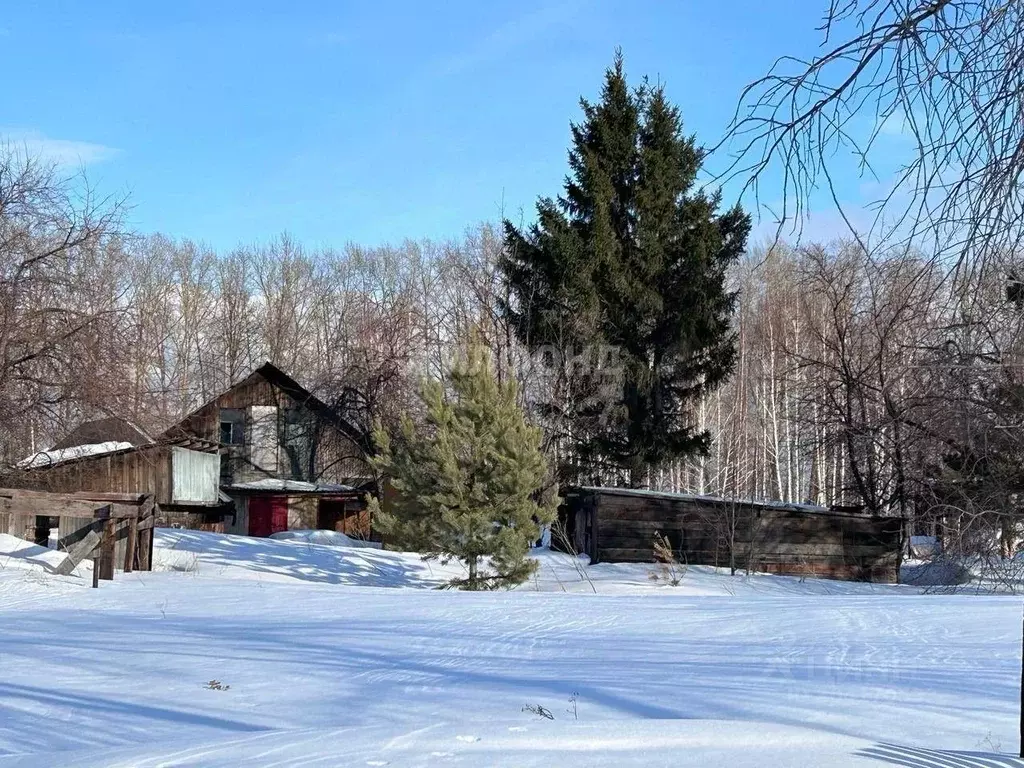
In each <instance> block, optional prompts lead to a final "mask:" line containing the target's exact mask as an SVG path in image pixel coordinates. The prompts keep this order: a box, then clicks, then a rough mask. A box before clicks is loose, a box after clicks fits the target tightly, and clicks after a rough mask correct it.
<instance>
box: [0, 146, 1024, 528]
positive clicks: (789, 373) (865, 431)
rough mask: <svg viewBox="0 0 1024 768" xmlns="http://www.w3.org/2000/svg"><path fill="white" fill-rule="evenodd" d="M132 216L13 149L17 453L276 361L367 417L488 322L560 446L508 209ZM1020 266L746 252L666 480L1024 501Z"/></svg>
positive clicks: (174, 409) (9, 385)
mask: <svg viewBox="0 0 1024 768" xmlns="http://www.w3.org/2000/svg"><path fill="white" fill-rule="evenodd" d="M120 214H121V211H120V210H119V207H118V206H117V205H116V203H114V202H111V201H109V200H96V199H94V198H92V197H90V196H89V195H88V194H87V192H86V190H85V188H84V187H83V185H82V180H81V179H78V178H70V179H69V178H66V177H65V176H63V175H62V174H61V172H60V170H59V169H56V168H53V167H48V166H45V165H41V164H39V163H38V162H36V161H34V160H31V159H27V158H24V157H22V156H19V155H18V154H17V153H16V152H8V153H7V154H6V155H5V156H4V157H3V159H2V162H0V259H2V263H0V268H2V274H0V355H2V357H0V430H2V433H0V434H2V450H3V458H4V459H5V460H6V462H8V463H10V462H13V461H16V460H18V459H20V458H22V457H23V456H25V455H26V454H28V453H30V452H32V451H34V450H39V449H45V448H47V447H48V446H49V445H50V444H52V442H53V441H55V440H56V439H57V438H59V437H60V436H61V435H62V434H63V433H65V432H66V431H68V430H69V429H71V428H73V427H74V426H76V425H77V424H78V423H79V422H80V421H82V420H83V419H88V418H93V417H97V416H100V415H107V414H112V415H118V416H123V417H125V418H127V419H130V420H132V421H134V422H136V423H138V424H139V425H140V426H141V427H143V428H144V429H147V430H150V431H152V432H156V431H158V430H160V429H161V428H162V427H165V426H167V425H169V424H170V423H172V422H174V421H175V420H176V419H177V418H179V417H180V416H181V415H183V414H184V413H187V412H188V411H190V410H191V409H193V408H195V407H197V406H198V405H199V404H201V403H202V402H204V401H205V400H207V399H209V398H211V397H212V396H213V395H215V394H216V393H218V392H220V391H221V390H223V389H224V388H226V387H227V386H228V385H230V384H231V383H233V382H235V381H238V380H239V379H240V378H242V377H244V376H245V375H246V374H247V373H248V372H249V371H250V370H252V369H253V368H254V367H256V366H258V365H259V364H261V363H262V362H263V361H265V360H272V361H273V362H275V363H276V364H277V365H279V366H281V367H282V368H283V369H285V370H286V371H288V372H290V373H291V374H292V375H293V376H295V377H296V378H297V379H299V380H300V381H302V382H303V383H304V384H306V385H308V386H309V387H310V388H311V389H312V390H313V391H315V392H316V393H317V394H318V395H319V396H321V397H322V398H323V399H324V400H326V401H327V402H329V403H331V404H333V405H335V406H336V407H339V408H341V409H343V410H345V411H346V413H347V414H348V415H349V416H350V418H351V419H352V420H353V421H355V422H356V423H358V424H360V425H361V426H363V427H364V428H365V429H367V430H368V431H369V430H370V429H371V428H372V424H373V422H374V421H375V420H378V419H379V420H381V421H382V422H383V423H384V424H389V423H395V422H396V421H397V419H398V417H399V415H400V414H401V413H403V412H406V411H408V410H409V409H414V408H415V407H416V405H415V403H416V402H417V398H416V396H415V392H416V390H417V387H418V384H419V382H420V381H421V379H422V378H423V377H434V378H440V379H442V380H443V378H444V376H445V374H446V372H447V371H448V370H449V367H450V364H451V362H452V360H453V359H454V357H455V355H456V353H457V352H458V351H459V350H460V349H462V348H463V347H464V345H465V343H466V341H467V339H469V338H470V337H472V338H473V339H474V340H477V341H482V342H483V343H484V344H485V345H486V346H488V347H489V348H490V349H491V351H492V355H493V359H494V361H495V365H496V367H497V370H498V374H499V376H516V377H517V378H518V379H519V380H520V382H521V384H522V387H521V392H522V395H521V396H522V397H523V398H524V405H525V406H526V409H527V413H528V414H531V413H532V414H533V416H534V418H535V419H537V420H538V421H539V423H540V425H541V426H543V427H545V428H546V432H545V434H546V435H547V437H546V441H545V442H546V444H545V449H546V450H547V451H548V452H549V454H550V455H552V456H553V457H556V458H557V456H558V453H559V451H560V450H564V447H563V446H562V444H561V442H560V437H559V434H560V433H559V430H558V429H557V428H556V425H553V424H547V423H545V419H546V418H548V417H547V416H545V415H543V414H542V413H541V411H540V410H538V409H537V408H535V407H534V405H536V404H537V403H541V402H546V401H550V398H551V391H550V390H551V388H552V387H556V386H558V384H557V381H556V379H557V378H558V376H556V375H553V374H552V368H551V365H550V360H548V361H545V360H542V359H541V357H542V356H540V355H537V354H533V355H531V354H528V353H527V352H525V351H524V350H523V349H522V348H521V347H520V346H519V344H518V342H517V341H516V336H515V334H514V333H513V330H512V329H511V328H510V327H508V321H507V320H506V317H505V315H504V314H503V313H502V312H501V311H500V307H501V305H502V301H507V299H508V295H507V291H508V289H507V287H506V286H505V283H504V281H503V280H502V276H501V272H500V270H499V267H498V265H499V261H500V259H501V256H502V249H503V240H502V238H501V236H500V235H499V234H498V230H497V227H496V226H492V225H488V224H482V225H480V226H478V227H475V228H473V229H471V230H470V231H468V232H467V233H466V234H465V236H464V237H462V238H460V239H458V240H453V241H450V242H426V241H424V242H419V241H417V242H414V241H407V242H404V243H400V244H394V245H387V246H375V247H364V246H360V245H354V244H353V245H347V246H345V247H343V248H340V249H337V250H333V249H314V248H308V247H304V246H303V244H301V243H300V242H297V241H296V240H294V239H292V238H290V237H289V236H287V235H282V236H280V237H278V238H276V239H274V240H272V241H270V242H265V243H259V244H255V245H252V246H242V247H239V248H236V249H234V250H231V251H229V252H215V251H214V250H212V249H210V248H207V247H204V246H203V245H201V244H198V243H195V242H192V241H189V240H184V239H173V238H169V237H165V236H162V235H140V234H136V233H132V232H127V231H125V229H124V226H123V217H122V216H121V215H120ZM1016 269H1017V267H1016V261H1015V259H1014V258H1013V257H1012V256H1010V255H1008V256H1007V257H1006V258H1005V260H1003V261H1001V262H1000V261H999V260H998V259H994V258H991V257H990V258H988V259H987V260H986V262H985V263H984V264H981V263H978V264H966V265H961V268H960V269H957V270H950V269H949V268H948V266H947V265H944V264H943V263H942V262H941V261H937V260H935V259H932V258H930V257H929V255H928V254H926V253H919V252H915V251H912V250H907V249H900V250H890V251H885V252H881V253H868V252H865V250H864V248H863V247H862V246H861V245H860V244H859V243H857V242H856V241H853V240H851V239H849V238H843V237H841V236H840V234H839V233H837V238H836V239H835V240H834V241H832V242H828V243H804V244H801V245H799V246H798V247H797V246H792V245H787V244H784V243H775V244H774V245H773V246H772V247H770V248H766V247H763V246H756V245H755V246H752V247H750V248H749V249H748V250H747V252H746V254H745V255H744V256H743V257H742V258H741V259H740V261H739V262H738V263H737V264H736V265H735V266H734V267H733V268H732V269H731V270H730V273H729V276H728V283H729V286H730V288H731V289H733V290H736V291H738V298H737V304H736V310H735V314H734V317H733V331H734V333H735V336H736V344H737V355H736V361H735V367H734V372H733V374H732V375H731V376H730V377H729V379H728V381H727V382H726V383H725V384H724V385H722V386H721V387H719V388H718V389H717V390H716V391H714V392H713V393H711V394H709V395H707V396H706V397H704V398H703V399H702V400H701V401H700V403H699V405H698V406H697V407H696V411H695V413H694V414H693V416H694V419H695V420H696V423H698V424H699V425H700V426H701V427H703V428H706V429H708V430H709V431H710V434H711V436H712V442H711V447H710V452H709V454H708V455H707V456H706V457H696V458H687V459H685V460H679V461H674V462H671V463H669V464H667V465H665V466H658V467H652V468H650V470H649V473H648V477H647V483H646V484H647V485H649V486H650V487H653V488H660V489H666V490H687V491H695V492H700V493H709V494H716V495H722V496H741V497H748V498H755V499H779V500H785V501H795V502H813V503H818V504H832V505H863V506H864V507H865V508H866V509H867V510H869V511H872V512H876V513H883V514H897V513H898V514H907V515H912V514H916V515H919V516H921V517H923V518H926V517H928V516H929V515H935V514H938V513H939V512H940V511H941V510H942V509H945V508H953V507H955V508H958V509H961V508H964V509H966V511H968V512H971V511H974V512H977V514H979V515H987V516H992V515H997V516H998V515H999V514H1001V513H1002V512H1006V513H1009V511H1010V510H1012V509H1013V508H1015V506H1016V492H1015V490H1014V489H1015V488H1016V487H1018V485H1019V482H1020V479H1021V478H1020V474H1021V472H1020V469H1019V468H1018V465H1019V462H1017V461H1016V458H1015V457H1016V456H1017V455H1019V454H1020V442H1021V440H1024V419H1022V418H1021V415H1022V414H1024V408H1022V407H1021V406H1022V403H1021V399H1022V395H1024V390H1022V389H1021V387H1020V372H1021V368H1020V363H1021V355H1020V339H1021V330H1022V318H1024V311H1022V305H1024V288H1022V287H1021V286H1020V285H1019V284H1018V283H1017V282H1016V277H1015V275H1016V274H1017V272H1016ZM566 362H568V361H566ZM563 373H565V375H572V370H571V366H567V367H566V370H565V371H564V372H563ZM545 413H547V412H545ZM566 479H568V480H573V479H575V480H577V481H584V482H592V481H605V482H607V481H609V480H614V478H610V477H600V476H597V477H594V476H586V477H578V478H566Z"/></svg>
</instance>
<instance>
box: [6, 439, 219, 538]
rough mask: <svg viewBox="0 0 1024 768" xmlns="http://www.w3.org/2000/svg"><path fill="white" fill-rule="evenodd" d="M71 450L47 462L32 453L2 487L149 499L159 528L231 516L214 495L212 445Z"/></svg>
mask: <svg viewBox="0 0 1024 768" xmlns="http://www.w3.org/2000/svg"><path fill="white" fill-rule="evenodd" d="M109 445H115V446H116V445H117V443H111V444H109ZM90 447H91V446H80V448H83V449H86V448H90ZM97 447H100V446H97ZM69 451H70V452H69ZM73 451H75V448H72V449H68V450H65V451H54V452H50V453H51V454H52V456H53V457H54V459H55V460H54V461H53V462H52V463H51V462H47V461H42V460H40V459H39V457H40V456H42V454H37V455H36V456H35V457H32V461H30V462H29V463H28V464H26V465H23V467H22V468H21V469H20V470H19V471H14V472H12V473H11V475H10V476H9V479H8V484H10V485H14V486H16V487H19V488H27V489H33V490H37V491H49V492H54V493H81V492H85V491H90V492H95V493H120V494H139V493H144V494H151V495H152V496H153V500H154V502H155V503H156V504H157V505H158V508H159V513H158V515H159V520H158V524H160V525H167V524H170V523H172V522H175V521H182V524H184V522H185V521H187V522H188V524H191V525H195V526H196V527H204V526H211V527H217V526H220V525H221V521H222V519H223V518H224V515H225V514H226V513H230V511H231V505H230V503H229V502H227V501H226V500H225V499H224V498H223V497H222V496H221V494H220V488H219V483H218V481H219V478H220V455H219V453H218V447H217V445H216V443H210V442H206V441H203V440H199V439H197V438H190V439H182V440H178V441H176V442H171V441H161V442H157V443H148V444H146V445H138V446H128V447H125V448H118V449H116V450H104V451H101V452H89V451H82V452H80V453H78V454H76V453H74V452H73ZM76 524H77V521H76ZM62 535H63V532H62Z"/></svg>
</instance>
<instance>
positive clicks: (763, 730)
mask: <svg viewBox="0 0 1024 768" xmlns="http://www.w3.org/2000/svg"><path fill="white" fill-rule="evenodd" d="M13 546H15V545H12V544H11V542H10V541H8V540H7V539H5V538H3V537H0V551H7V550H10V549H12V548H13ZM18 546H19V551H18V552H15V553H14V554H13V555H11V556H7V555H0V768H8V766H23V765H27V766H51V765H61V766H97V767H98V766H179V765H181V766H200V765H202V766H214V765H218V766H219V765H256V766H263V765H274V766H285V765H289V766H299V765H302V766H348V765H357V766H364V765H365V766H489V765H502V766H545V768H547V767H548V766H561V765H576V764H581V765H587V766H624V765H644V766H652V765H673V766H679V765H684V766H690V765H693V766H697V765H701V766H885V765H889V766H909V767H910V768H973V767H977V768H1007V767H1008V766H1017V765H1024V763H1020V762H1018V761H1017V760H1015V759H1013V758H1012V757H1011V754H1013V753H1015V751H1016V749H1017V741H1016V738H1017V737H1016V726H1017V720H1016V715H1017V701H1018V684H1019V674H1020V663H1021V662H1020V632H1021V618H1020V615H1021V614H1020V601H1019V600H1018V599H1015V598H1012V597H1005V596H984V595H922V594H920V593H919V590H917V589H914V588H910V587H898V586H878V585H865V584H850V583H839V582H829V581H816V580H812V579H808V580H804V581H801V580H799V579H791V578H780V577H770V576H754V577H751V578H744V577H742V576H737V577H730V576H728V575H727V574H722V573H718V572H715V571H713V570H711V569H703V568H701V569H696V568H692V569H690V571H689V572H688V573H687V574H686V576H685V578H684V580H683V582H682V584H681V585H680V586H679V587H670V586H661V585H659V584H657V583H654V582H651V581H650V579H649V578H648V571H649V569H648V568H647V567H644V566H632V565H623V566H614V565H599V566H595V567H593V568H590V569H588V570H587V571H586V573H587V574H588V575H589V577H590V580H588V579H586V578H583V577H581V576H580V574H579V573H578V572H577V568H576V567H575V566H574V565H573V563H572V562H571V561H570V560H569V559H568V558H566V557H564V556H561V555H556V554H551V553H545V554H543V555H542V556H541V561H542V567H541V571H540V573H539V574H538V577H537V579H535V580H534V581H532V582H531V583H530V584H527V585H524V586H523V587H522V588H520V589H518V590H516V591H513V592H498V593H486V594H467V593H458V592H451V591H442V590H434V589H424V587H431V586H437V585H439V584H442V583H444V582H445V581H447V580H448V579H450V578H452V576H454V575H457V574H458V568H457V566H454V565H449V566H441V565H439V564H437V563H423V562H422V561H420V560H419V559H418V558H417V557H415V556H413V555H404V554H399V553H392V552H382V551H379V550H374V549H366V548H346V547H338V546H328V545H320V544H314V543H310V542H308V541H302V540H284V541H275V540H267V539H262V540H256V539H249V538H245V537H235V536H222V535H216V534H203V533H197V532H185V531H160V532H159V536H158V549H157V553H156V555H157V557H156V562H157V564H158V566H159V567H160V568H161V569H162V570H160V571H158V572H153V573H135V574H129V575H123V574H120V573H119V574H118V575H117V578H116V580H115V581H114V582H112V583H111V582H104V583H102V584H101V586H100V589H98V590H92V589H89V587H88V583H89V580H88V574H87V573H86V572H83V573H81V574H79V575H78V576H77V577H75V576H72V577H60V576H55V575H52V574H50V573H47V572H46V570H45V559H46V555H45V552H44V551H35V550H28V549H27V548H25V547H23V546H20V545H18ZM39 549H40V550H41V548H39ZM40 561H43V562H40ZM211 682H216V683H217V684H216V685H211ZM527 707H532V708H534V709H537V708H544V709H545V710H546V711H548V712H549V713H550V715H551V716H552V717H553V719H547V718H545V717H543V716H539V715H537V714H532V713H531V712H529V711H526V710H525V708H527Z"/></svg>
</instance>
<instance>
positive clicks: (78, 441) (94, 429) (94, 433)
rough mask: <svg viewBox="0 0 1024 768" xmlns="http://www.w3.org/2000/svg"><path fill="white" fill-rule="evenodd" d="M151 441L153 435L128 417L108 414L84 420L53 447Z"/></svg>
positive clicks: (131, 443) (138, 443)
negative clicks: (104, 416) (99, 417)
mask: <svg viewBox="0 0 1024 768" xmlns="http://www.w3.org/2000/svg"><path fill="white" fill-rule="evenodd" d="M151 442H153V438H152V437H150V436H149V435H147V434H146V433H145V432H143V431H142V430H141V429H140V428H139V427H138V426H136V425H135V424H133V423H132V422H130V421H128V420H127V419H123V418H121V417H120V416H107V417H106V418H102V419H93V420H92V421H85V422H82V423H81V424H79V425H78V426H77V427H75V428H74V429H73V430H71V431H70V432H68V433H67V434H66V435H64V437H62V438H61V439H60V440H58V441H57V442H56V443H54V445H53V448H56V449H60V448H74V447H77V446H83V445H97V444H100V443H128V444H129V445H145V444H146V443H151ZM51 450H53V449H51Z"/></svg>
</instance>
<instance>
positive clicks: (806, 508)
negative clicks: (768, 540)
mask: <svg viewBox="0 0 1024 768" xmlns="http://www.w3.org/2000/svg"><path fill="white" fill-rule="evenodd" d="M580 490H581V491H587V492H589V493H614V494H619V495H621V496H648V497H651V498H655V499H670V500H672V501H691V502H695V503H700V502H704V503H707V504H745V505H750V506H755V507H765V508H767V509H792V510H798V511H801V512H829V511H831V510H829V508H828V507H821V506H818V505H817V504H797V503H794V502H789V501H756V500H754V499H729V498H725V497H724V496H708V495H703V494H697V493H676V492H673V491H652V490H648V489H646V488H609V487H604V486H596V485H588V486H583V487H581V488H580Z"/></svg>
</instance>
